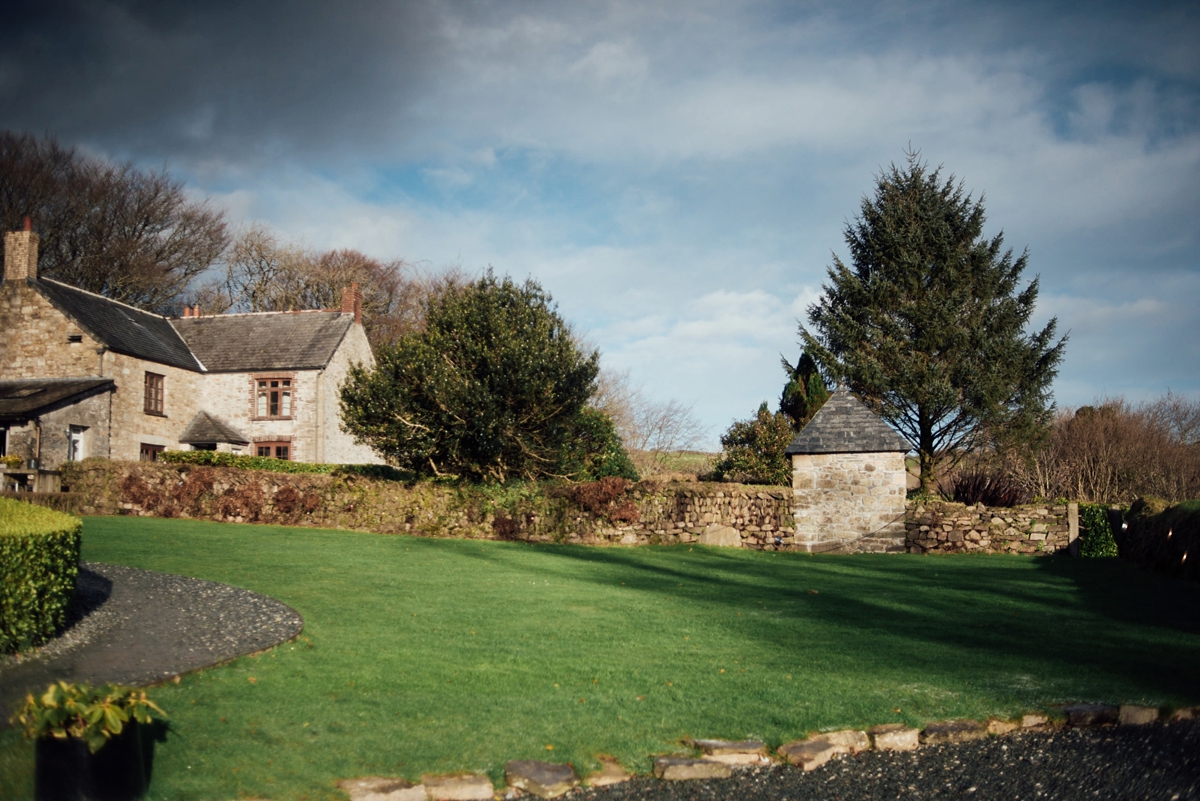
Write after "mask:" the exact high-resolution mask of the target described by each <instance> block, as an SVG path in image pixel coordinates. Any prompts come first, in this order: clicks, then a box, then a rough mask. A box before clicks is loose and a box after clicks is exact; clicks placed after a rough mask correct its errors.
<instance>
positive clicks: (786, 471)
mask: <svg viewBox="0 0 1200 801" xmlns="http://www.w3.org/2000/svg"><path fill="white" fill-rule="evenodd" d="M795 436H796V432H795V431H794V430H793V429H792V421H791V418H789V417H788V416H787V415H786V414H784V413H782V412H775V413H774V414H772V413H771V410H770V409H769V408H768V407H767V404H766V402H765V401H764V402H763V404H762V405H761V406H759V407H758V412H757V413H756V414H755V416H754V417H752V418H750V419H749V420H738V421H736V422H735V423H734V424H733V425H731V426H730V427H729V430H728V431H726V432H725V433H724V434H722V435H721V448H722V450H723V452H722V454H721V458H720V460H718V461H717V463H716V465H714V466H713V472H714V473H715V474H717V475H719V476H721V477H723V478H725V479H726V480H730V481H740V482H743V483H746V484H777V485H780V484H783V485H787V484H791V483H792V464H791V460H790V459H788V457H787V454H785V453H784V450H785V449H786V448H787V446H788V445H790V444H791V442H792V438H793V437H795Z"/></svg>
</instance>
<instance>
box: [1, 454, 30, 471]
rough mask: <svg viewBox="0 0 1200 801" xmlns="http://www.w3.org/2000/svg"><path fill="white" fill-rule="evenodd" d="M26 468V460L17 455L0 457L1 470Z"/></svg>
mask: <svg viewBox="0 0 1200 801" xmlns="http://www.w3.org/2000/svg"><path fill="white" fill-rule="evenodd" d="M24 466H25V460H24V459H22V458H21V457H20V456H17V455H16V454H15V453H10V454H8V455H7V456H0V468H4V469H7V470H20V469H21V468H22V467H24Z"/></svg>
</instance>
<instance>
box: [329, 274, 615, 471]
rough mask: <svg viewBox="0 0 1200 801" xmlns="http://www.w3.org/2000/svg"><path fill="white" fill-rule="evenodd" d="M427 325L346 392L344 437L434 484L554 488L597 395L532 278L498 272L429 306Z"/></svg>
mask: <svg viewBox="0 0 1200 801" xmlns="http://www.w3.org/2000/svg"><path fill="white" fill-rule="evenodd" d="M424 313H425V326H424V328H423V329H421V330H420V331H414V332H412V333H411V334H407V335H405V336H402V337H400V338H399V339H397V340H396V342H395V343H394V344H392V345H388V346H384V347H381V348H380V349H379V351H378V353H377V354H376V358H377V362H376V365H375V367H374V368H373V369H370V370H367V369H365V368H362V367H356V368H354V369H352V370H351V371H350V375H349V378H348V379H347V380H346V382H345V384H343V385H342V391H341V395H342V402H341V406H342V417H343V425H344V426H345V428H346V430H347V431H349V432H351V433H352V434H354V436H355V439H356V440H357V441H359V442H363V443H366V444H369V445H370V446H371V447H372V448H374V449H375V451H376V452H377V453H380V454H383V455H384V456H385V457H386V458H387V459H388V460H389V461H392V462H393V463H395V464H399V465H403V466H404V467H406V468H408V469H410V470H412V471H413V472H416V473H420V474H422V475H429V476H454V477H458V478H463V479H467V480H469V481H488V482H496V483H504V482H505V481H508V480H510V479H513V478H522V479H526V480H537V479H542V478H551V477H554V470H555V468H556V467H557V466H558V465H560V464H561V462H562V456H563V453H564V451H565V450H567V449H568V448H569V447H570V446H571V444H572V437H573V435H574V432H575V423H576V421H577V419H578V418H579V415H580V412H581V410H582V409H583V408H584V406H585V404H586V403H587V401H588V400H589V398H591V396H592V394H593V393H594V392H595V388H596V374H597V372H598V370H599V359H600V354H599V352H597V351H595V350H592V351H588V350H586V349H584V348H581V347H580V346H579V343H578V338H577V337H576V336H575V335H574V334H573V332H572V331H571V328H570V326H569V325H567V323H566V321H565V320H563V319H562V317H561V316H560V315H559V314H558V311H557V309H556V307H555V305H554V303H553V302H552V300H551V298H550V296H549V295H548V294H547V293H546V292H545V291H544V290H543V289H542V288H541V286H539V285H538V284H537V282H535V281H533V280H532V279H529V280H526V281H525V283H524V284H516V283H515V282H513V280H512V279H511V278H507V277H506V278H503V279H498V278H497V277H496V276H495V275H494V274H493V273H492V272H491V271H490V270H489V271H488V272H486V273H485V274H484V275H483V276H481V277H480V278H478V279H476V280H475V281H472V282H470V283H467V284H457V283H447V284H445V285H443V286H442V287H441V288H440V289H439V290H437V291H435V292H432V293H431V294H429V295H428V296H427V297H426V299H425V301H424Z"/></svg>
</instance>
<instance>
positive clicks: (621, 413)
mask: <svg viewBox="0 0 1200 801" xmlns="http://www.w3.org/2000/svg"><path fill="white" fill-rule="evenodd" d="M596 384H597V390H596V392H595V394H594V395H593V396H592V400H591V402H590V403H591V405H592V406H593V407H594V408H596V409H599V410H600V411H602V412H604V413H605V414H607V415H608V416H609V417H611V418H612V421H613V424H614V425H615V426H616V429H617V434H619V435H620V437H621V442H622V443H624V445H625V448H626V450H628V451H629V453H630V456H631V457H632V458H633V459H634V461H635V462H636V463H638V467H639V469H640V470H642V471H643V472H644V471H645V469H646V467H652V468H653V467H662V465H663V464H664V462H665V460H666V458H667V457H668V456H669V455H670V454H671V453H674V452H678V451H686V450H691V449H694V448H697V447H699V445H700V443H702V442H703V441H704V437H705V436H706V435H707V434H708V428H707V427H706V426H704V425H703V424H702V423H701V422H700V421H699V420H698V419H696V415H695V412H694V411H693V410H692V407H691V406H690V405H684V404H682V403H680V402H679V401H677V400H674V399H671V400H668V401H665V402H659V401H653V400H650V399H649V398H647V397H646V394H645V392H644V391H643V390H642V388H641V387H638V386H635V385H634V384H633V381H632V380H631V378H630V375H629V371H628V370H620V371H613V370H604V369H601V371H600V375H599V377H598V378H597V381H596Z"/></svg>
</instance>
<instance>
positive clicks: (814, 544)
mask: <svg viewBox="0 0 1200 801" xmlns="http://www.w3.org/2000/svg"><path fill="white" fill-rule="evenodd" d="M911 449H912V446H911V445H910V444H909V442H908V440H906V439H905V438H904V437H902V436H900V435H899V434H897V433H896V432H895V431H893V430H892V429H891V428H890V427H889V426H888V425H887V424H886V423H885V422H883V420H881V419H880V418H879V416H878V415H876V414H875V413H874V412H872V411H871V410H870V409H869V408H867V406H866V405H865V404H863V402H862V401H860V400H859V399H858V398H856V397H854V395H852V394H851V393H850V390H848V389H845V388H842V387H839V388H838V389H837V390H836V391H835V392H834V393H833V394H832V395H831V396H830V397H829V400H827V401H826V402H825V405H824V406H822V407H821V408H820V410H818V411H817V413H816V414H815V415H813V418H812V420H810V421H809V423H808V425H806V426H805V427H804V428H803V429H802V430H801V431H800V433H799V434H797V435H796V438H795V439H794V440H792V444H791V445H789V446H788V447H787V450H786V451H785V452H786V453H787V454H788V455H789V456H790V457H791V459H792V490H793V492H794V494H795V501H794V504H793V509H794V511H795V516H796V534H795V543H796V545H797V546H799V547H800V548H801V549H802V550H806V551H808V552H810V553H817V552H838V553H858V552H864V551H889V552H891V551H894V552H898V553H902V552H903V551H904V533H905V532H904V501H905V495H906V481H907V479H906V471H905V465H904V457H905V454H906V453H908V451H909V450H911Z"/></svg>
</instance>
